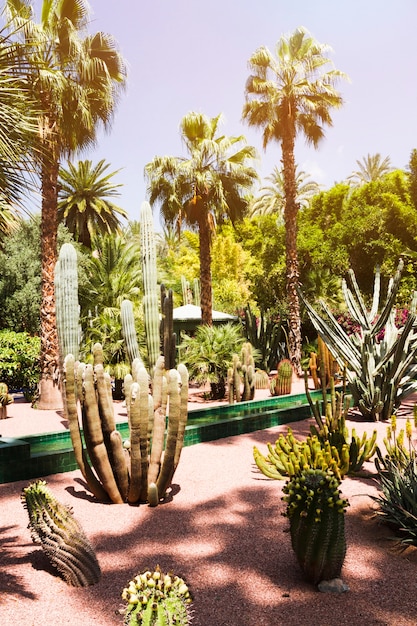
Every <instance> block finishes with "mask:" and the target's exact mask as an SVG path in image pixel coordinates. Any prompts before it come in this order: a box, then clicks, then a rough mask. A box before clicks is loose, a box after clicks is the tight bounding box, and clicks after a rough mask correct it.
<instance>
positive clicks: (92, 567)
mask: <svg viewBox="0 0 417 626" xmlns="http://www.w3.org/2000/svg"><path fill="white" fill-rule="evenodd" d="M21 500H22V504H23V506H24V507H25V509H26V510H27V512H28V515H29V528H30V531H31V537H32V540H33V542H34V543H38V544H41V546H42V549H43V550H44V552H45V554H46V556H47V557H48V559H49V561H50V562H51V564H52V565H53V566H54V567H55V568H56V569H57V570H58V571H59V572H60V574H61V575H62V577H63V579H64V580H65V582H67V583H68V584H69V585H72V586H74V587H86V586H88V585H94V584H95V583H97V582H98V581H99V580H100V577H101V571H100V566H99V564H98V561H97V558H96V555H95V553H94V549H93V547H92V546H91V544H90V542H89V540H88V539H87V537H86V536H85V534H84V532H83V530H82V528H81V526H80V525H79V523H78V522H77V521H76V520H75V518H74V517H73V514H72V510H71V508H70V507H68V506H65V505H63V504H61V503H60V502H58V500H57V499H56V498H55V497H54V496H53V495H52V493H51V492H50V490H49V489H48V488H47V486H46V482H45V481H42V480H39V481H37V482H36V483H33V484H31V485H29V486H28V487H26V488H25V489H23V491H22V494H21Z"/></svg>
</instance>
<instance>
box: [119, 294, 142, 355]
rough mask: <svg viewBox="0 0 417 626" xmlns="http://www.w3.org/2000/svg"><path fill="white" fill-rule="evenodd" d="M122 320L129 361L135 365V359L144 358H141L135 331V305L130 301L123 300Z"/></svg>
mask: <svg viewBox="0 0 417 626" xmlns="http://www.w3.org/2000/svg"><path fill="white" fill-rule="evenodd" d="M120 319H121V323H122V334H123V339H124V341H125V347H126V352H127V356H128V358H129V361H130V362H131V363H133V361H134V360H135V359H140V361H141V362H142V358H141V356H140V351H139V344H138V340H137V336H136V329H135V316H134V313H133V304H132V302H131V301H130V300H123V301H122V304H121V306H120Z"/></svg>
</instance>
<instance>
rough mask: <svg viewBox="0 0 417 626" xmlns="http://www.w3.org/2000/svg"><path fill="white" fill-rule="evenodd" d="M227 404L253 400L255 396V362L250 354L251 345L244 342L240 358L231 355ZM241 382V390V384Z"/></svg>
mask: <svg viewBox="0 0 417 626" xmlns="http://www.w3.org/2000/svg"><path fill="white" fill-rule="evenodd" d="M227 379H228V389H229V391H228V395H229V404H233V403H234V402H240V401H244V402H245V401H247V400H253V398H254V397H255V363H254V360H253V354H252V345H251V344H250V343H249V342H246V343H244V344H243V346H242V351H241V354H240V358H239V356H238V355H237V354H234V355H233V361H232V367H231V368H229V370H228V375H227ZM242 383H243V391H241V384H242Z"/></svg>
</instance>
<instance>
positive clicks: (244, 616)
mask: <svg viewBox="0 0 417 626" xmlns="http://www.w3.org/2000/svg"><path fill="white" fill-rule="evenodd" d="M401 419H402V418H401ZM354 425H355V426H356V428H358V430H361V429H362V428H365V429H366V428H368V429H369V426H370V424H361V423H355V424H354ZM308 426H309V421H307V420H304V421H300V422H296V423H293V424H292V426H291V427H292V428H293V430H294V432H295V433H296V434H299V435H300V436H302V435H305V434H306V433H307V431H308ZM350 426H352V424H350ZM373 426H374V425H372V427H373ZM377 428H378V431H379V434H378V437H382V436H383V435H384V433H385V428H386V425H385V424H380V425H377ZM280 432H286V426H284V425H281V426H275V427H273V428H270V429H266V430H262V431H255V432H251V433H247V434H244V435H240V436H233V437H226V438H223V439H219V440H217V441H212V442H206V443H200V444H197V445H194V446H189V447H187V448H185V449H184V450H183V456H182V459H181V463H180V465H179V467H178V469H177V473H176V475H175V479H174V486H173V492H172V499H171V500H170V501H168V502H167V503H166V504H164V505H163V506H159V507H157V508H156V509H154V508H150V507H149V506H146V505H141V506H127V505H109V504H99V503H97V502H96V501H94V499H93V498H92V497H91V496H90V494H89V493H88V492H87V491H86V489H85V485H84V484H83V482H82V480H81V474H80V472H79V471H71V472H69V473H63V474H57V475H52V476H49V477H47V479H46V480H47V483H48V486H49V487H50V489H51V490H53V492H54V494H55V495H56V497H57V498H59V499H60V501H61V502H64V503H66V504H69V505H70V506H71V507H72V508H73V511H74V515H75V517H76V518H77V519H78V520H79V522H80V523H81V525H82V527H83V529H84V531H85V533H86V534H87V536H88V538H89V539H90V541H91V542H92V544H93V545H94V547H95V549H96V553H97V557H98V560H99V563H100V566H101V568H102V572H103V575H102V578H101V580H100V582H99V583H97V584H96V585H93V586H91V587H86V588H72V587H69V586H67V585H66V584H65V582H63V581H62V580H61V579H60V578H58V577H57V576H55V575H54V574H53V572H52V571H51V569H50V568H49V566H48V565H47V563H46V562H45V560H44V556H43V554H42V551H41V550H40V549H39V548H37V547H36V546H35V545H33V544H32V542H31V540H30V535H29V531H28V529H27V523H28V518H27V513H26V511H25V510H24V509H23V507H22V505H21V503H20V493H21V491H22V488H23V487H26V486H27V483H28V481H20V482H14V483H10V484H4V485H0V501H1V505H2V506H1V511H2V514H1V518H2V524H1V526H2V551H1V568H0V571H1V575H0V589H1V604H0V616H1V623H4V624H13V623H29V624H45V625H48V626H49V625H55V624H62V623H67V622H68V623H71V625H72V626H93V625H95V624H101V625H102V626H113V625H115V626H116V625H117V624H119V625H121V624H122V623H123V619H122V617H121V616H120V614H119V613H118V611H119V609H120V608H121V607H122V606H123V602H122V600H121V597H120V594H121V591H122V589H123V587H124V586H125V585H126V583H127V581H129V580H131V578H132V576H134V575H135V574H137V573H138V572H139V571H143V570H144V569H147V568H152V567H154V566H155V565H156V564H159V565H160V567H161V569H162V570H163V571H168V570H172V571H174V572H175V573H176V574H178V575H180V576H182V577H184V578H185V579H186V581H187V582H188V583H189V586H190V589H191V591H192V594H193V596H194V604H193V609H194V620H193V622H192V623H193V626H208V625H211V624H216V625H218V626H254V625H255V624H256V625H257V626H271V625H272V624H276V625H277V626H278V625H280V624H285V625H286V626H299V625H300V624H320V625H321V626H333V625H334V624H336V623H337V624H338V625H340V626H347V625H349V626H351V625H352V624H367V625H368V626H390V625H391V624H396V625H399V626H414V624H415V621H416V620H415V606H416V604H415V602H416V601H415V597H416V588H415V579H416V568H417V560H416V556H415V552H414V551H413V550H408V551H407V552H406V553H403V554H400V553H398V552H396V551H394V550H393V544H392V542H391V541H390V540H389V539H388V535H389V533H388V531H387V529H386V527H383V526H379V525H378V524H377V522H376V520H375V516H374V510H373V508H372V502H371V500H370V499H369V497H368V496H369V495H374V494H376V483H375V481H374V480H373V479H372V478H367V479H364V478H361V479H351V478H346V479H344V481H343V483H342V491H343V494H344V495H345V496H346V497H347V498H348V499H349V501H350V506H349V508H348V511H347V517H346V531H347V556H346V560H345V563H344V566H343V570H342V577H343V580H344V582H345V583H347V584H348V585H349V587H350V591H349V592H347V593H343V594H331V593H329V594H323V593H319V592H318V591H317V590H316V588H315V587H313V586H312V585H311V584H309V583H306V582H304V581H303V579H302V576H301V573H300V570H299V569H298V566H297V563H296V559H295V556H294V553H293V551H292V549H291V545H290V538H289V534H288V532H286V531H287V529H288V520H287V519H286V518H284V517H283V516H282V515H281V513H282V512H283V511H284V508H285V506H284V503H283V502H282V501H281V496H282V487H283V483H282V482H280V481H272V480H268V479H266V478H265V477H264V476H263V475H262V474H261V473H260V472H258V471H257V469H256V467H255V465H254V463H253V457H252V448H253V446H254V445H257V446H259V447H260V448H264V447H265V445H266V443H267V442H268V441H274V440H275V438H276V437H277V435H278V433H280ZM368 469H370V470H373V466H372V465H371V464H370V465H369V466H368Z"/></svg>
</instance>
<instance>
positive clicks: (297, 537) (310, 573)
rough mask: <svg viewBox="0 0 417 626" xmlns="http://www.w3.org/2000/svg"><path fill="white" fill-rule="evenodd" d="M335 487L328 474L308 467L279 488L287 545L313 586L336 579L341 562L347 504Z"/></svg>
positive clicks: (332, 476)
mask: <svg viewBox="0 0 417 626" xmlns="http://www.w3.org/2000/svg"><path fill="white" fill-rule="evenodd" d="M339 484H340V483H339V480H338V479H337V478H336V477H335V476H334V474H333V473H332V472H331V471H323V470H321V469H311V468H310V469H306V470H303V471H302V472H301V473H300V474H299V475H297V476H294V477H293V478H292V479H291V480H290V481H288V482H287V483H286V484H285V486H284V488H283V491H284V493H285V494H286V495H285V496H284V497H283V500H284V501H285V502H287V509H286V512H285V514H284V515H286V517H288V519H289V521H290V532H291V544H292V547H293V550H294V552H295V554H296V557H297V560H298V563H299V564H300V567H301V569H302V570H303V572H304V575H305V577H306V579H307V580H308V581H310V582H312V583H314V584H317V583H319V582H321V581H322V580H331V579H333V578H338V577H339V576H340V572H341V570H342V566H343V562H344V559H345V554H346V538H345V510H346V507H347V506H348V502H347V500H345V499H343V498H342V497H341V494H340V491H339Z"/></svg>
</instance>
